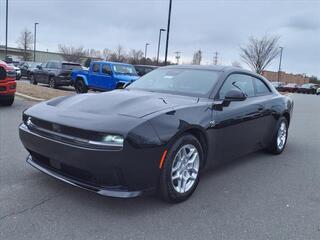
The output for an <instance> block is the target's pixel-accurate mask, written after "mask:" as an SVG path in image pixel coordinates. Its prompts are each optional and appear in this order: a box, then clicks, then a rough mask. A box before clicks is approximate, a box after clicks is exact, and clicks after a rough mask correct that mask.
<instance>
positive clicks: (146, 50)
mask: <svg viewBox="0 0 320 240" xmlns="http://www.w3.org/2000/svg"><path fill="white" fill-rule="evenodd" d="M149 45H150V43H146V49H145V51H144V58H145V59H146V60H147V53H148V46H149Z"/></svg>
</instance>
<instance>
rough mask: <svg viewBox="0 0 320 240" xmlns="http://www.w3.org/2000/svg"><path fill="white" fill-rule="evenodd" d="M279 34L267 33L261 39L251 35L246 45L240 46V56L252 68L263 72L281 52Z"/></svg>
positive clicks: (257, 71)
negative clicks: (270, 34)
mask: <svg viewBox="0 0 320 240" xmlns="http://www.w3.org/2000/svg"><path fill="white" fill-rule="evenodd" d="M278 41H279V37H278V36H267V35H265V36H264V37H262V38H261V39H259V38H255V37H250V38H249V43H248V45H247V46H246V47H240V50H241V53H240V57H241V59H242V60H243V62H245V63H246V64H247V65H248V66H249V67H250V68H251V69H252V70H254V71H255V72H256V73H259V74H261V73H262V71H263V70H264V69H265V68H266V67H267V66H268V65H269V64H270V63H271V62H272V60H273V59H275V58H276V57H277V56H278V54H279V46H278Z"/></svg>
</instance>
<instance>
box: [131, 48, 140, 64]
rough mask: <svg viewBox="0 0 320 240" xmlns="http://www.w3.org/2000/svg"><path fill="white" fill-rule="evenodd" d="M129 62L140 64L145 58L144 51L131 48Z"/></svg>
mask: <svg viewBox="0 0 320 240" xmlns="http://www.w3.org/2000/svg"><path fill="white" fill-rule="evenodd" d="M128 58H129V59H128V62H129V63H131V64H139V63H141V60H142V58H143V52H142V51H141V50H135V49H131V50H130V52H129V55H128Z"/></svg>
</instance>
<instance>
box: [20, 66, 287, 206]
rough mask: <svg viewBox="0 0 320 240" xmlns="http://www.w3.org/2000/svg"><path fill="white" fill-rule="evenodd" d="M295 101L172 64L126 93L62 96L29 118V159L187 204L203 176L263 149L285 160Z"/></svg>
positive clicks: (245, 77)
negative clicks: (279, 155) (204, 172)
mask: <svg viewBox="0 0 320 240" xmlns="http://www.w3.org/2000/svg"><path fill="white" fill-rule="evenodd" d="M292 109H293V102H292V100H291V99H290V98H288V97H286V96H283V95H281V94H279V93H278V92H277V90H275V88H274V87H273V86H272V85H271V84H270V83H269V82H268V81H267V80H266V79H265V78H263V77H262V76H260V75H257V74H254V73H252V72H249V71H246V70H241V69H237V68H232V67H218V66H217V67H213V66H168V67H163V68H159V69H157V70H154V71H153V72H151V73H149V74H147V75H145V76H143V77H142V78H140V79H139V80H138V81H136V82H134V83H132V84H131V85H129V86H127V87H126V88H125V89H122V90H115V91H111V92H106V93H100V94H93V93H91V94H82V95H74V96H67V97H60V98H56V99H53V100H49V101H47V102H43V103H40V104H37V105H35V106H33V107H31V108H30V109H28V110H26V111H25V112H24V113H23V123H22V124H21V125H20V127H19V132H20V138H21V141H22V143H23V145H24V146H25V148H26V149H27V150H28V152H29V153H30V155H29V156H28V158H27V162H28V163H29V164H31V165H32V166H33V167H35V168H37V169H39V170H40V171H42V172H44V173H46V174H48V175H51V176H52V177H55V178H57V179H60V180H62V181H64V182H67V183H70V184H72V185H74V186H78V187H81V188H84V189H87V190H91V191H94V192H96V193H98V194H101V195H104V196H112V197H123V198H128V197H136V196H140V195H143V194H147V193H155V192H158V193H160V195H161V196H162V197H163V198H164V199H165V200H166V201H170V202H180V201H183V200H186V199H187V198H188V197H189V196H190V195H191V194H192V193H193V192H194V190H195V189H196V187H197V185H198V183H199V177H200V174H201V172H202V171H203V170H205V169H207V168H209V167H211V166H214V165H217V164H220V163H221V162H224V161H228V160H231V159H234V158H236V157H239V156H241V155H245V154H248V153H250V152H254V151H257V150H260V149H265V150H268V151H269V152H271V153H273V154H280V153H281V152H282V151H283V150H284V148H285V146H286V142H287V136H288V127H289V124H290V120H291V116H292Z"/></svg>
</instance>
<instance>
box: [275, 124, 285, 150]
mask: <svg viewBox="0 0 320 240" xmlns="http://www.w3.org/2000/svg"><path fill="white" fill-rule="evenodd" d="M286 141H287V125H286V123H285V122H281V124H280V127H279V130H278V135H277V146H278V148H279V150H282V149H283V148H284V146H285V144H286Z"/></svg>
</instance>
